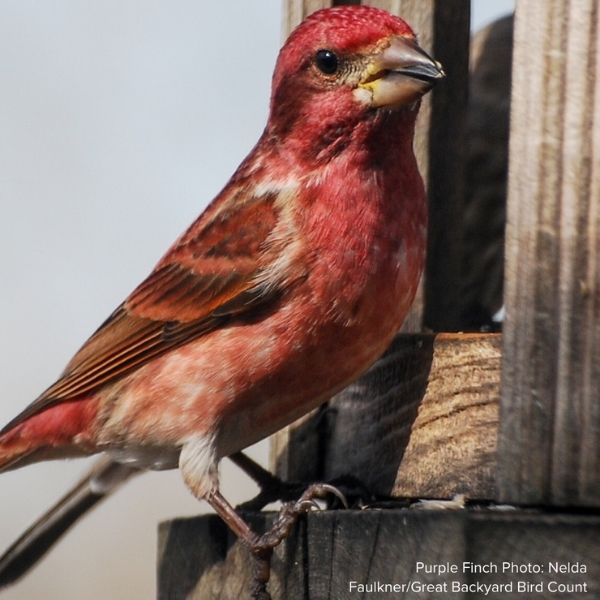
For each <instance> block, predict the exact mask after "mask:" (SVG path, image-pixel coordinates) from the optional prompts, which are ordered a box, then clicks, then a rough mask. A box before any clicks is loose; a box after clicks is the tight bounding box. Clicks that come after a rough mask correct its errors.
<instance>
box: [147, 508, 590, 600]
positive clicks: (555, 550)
mask: <svg viewBox="0 0 600 600" xmlns="http://www.w3.org/2000/svg"><path fill="white" fill-rule="evenodd" d="M273 518H274V517H273V514H265V513H263V514H259V515H254V518H253V519H252V522H253V524H254V525H255V526H256V527H259V528H261V529H262V528H264V527H265V526H267V525H269V524H271V523H272V521H273ZM598 556H600V517H599V516H597V515H596V516H592V515H570V514H540V513H535V512H518V511H509V512H497V511H491V510H486V509H478V510H469V509H467V510H460V511H419V510H412V509H385V510H363V511H326V512H320V513H311V514H310V515H308V516H307V518H306V519H303V520H302V521H301V522H300V523H299V524H298V526H297V527H296V528H295V529H294V531H293V532H292V534H291V536H290V537H289V538H288V540H287V541H285V542H284V543H283V544H282V545H281V546H280V547H279V548H277V549H276V551H275V555H274V558H273V572H272V577H271V582H270V584H269V590H270V592H271V594H272V597H273V600H306V599H307V598H310V599H311V600H327V599H330V600H344V599H350V598H362V597H365V598H366V597H369V598H375V599H378V598H382V599H383V598H388V597H389V598H391V597H393V598H398V599H406V600H409V599H414V598H420V599H431V600H437V599H439V598H448V599H449V600H460V599H465V600H466V599H468V598H483V597H484V593H483V592H482V591H479V592H478V591H476V590H475V588H474V586H476V585H477V584H478V583H479V584H488V585H489V584H502V585H505V586H506V585H510V586H512V590H511V589H510V588H505V589H504V590H503V591H502V592H499V593H489V594H488V595H485V597H486V598H502V599H506V600H521V599H522V598H533V597H540V598H549V597H553V598H554V597H556V598H561V599H563V600H587V599H588V598H597V597H599V596H600V561H598V560H597V557H598ZM418 561H421V562H422V563H424V564H426V565H427V566H428V568H429V570H430V572H424V568H423V567H422V566H420V567H418V566H417V562H418ZM465 563H466V564H467V565H469V564H471V565H475V566H474V567H473V568H471V567H469V566H465ZM503 563H508V565H507V566H504V564H503ZM550 563H552V564H553V565H557V566H560V567H561V568H564V569H568V565H571V568H570V569H569V572H562V573H555V572H552V568H551V566H550ZM575 564H577V565H579V567H575V568H574V567H573V566H572V565H575ZM434 565H444V566H445V565H447V566H449V567H454V568H455V570H456V573H445V574H442V575H440V574H438V573H432V572H431V569H432V567H433V566H434ZM528 565H530V567H529V571H530V572H525V573H518V572H515V570H523V569H526V570H527V569H528ZM531 565H535V567H534V568H535V570H537V567H538V566H539V567H541V569H540V570H541V572H539V573H532V572H531V570H532V567H531ZM477 566H484V567H486V568H487V569H488V570H489V571H491V572H479V573H477V572H474V569H476V568H477ZM158 567H159V570H158V598H159V599H160V600H167V599H168V600H180V599H181V600H183V599H190V600H194V599H197V600H213V599H214V600H216V599H219V600H241V599H244V598H247V597H248V592H247V590H248V583H249V581H250V576H251V573H250V567H251V563H250V560H249V557H248V554H247V550H246V549H245V548H243V547H242V546H241V545H240V544H239V542H235V541H234V540H233V538H232V536H231V535H230V534H229V533H228V532H227V530H226V528H225V526H224V525H223V524H222V523H221V521H220V520H218V519H217V517H214V516H204V517H199V518H193V519H177V520H175V521H170V522H166V523H163V524H162V525H161V527H160V530H159V565H158ZM577 568H579V569H580V570H583V568H585V570H586V572H585V573H581V572H579V573H578V572H575V569H577ZM553 581H554V582H556V583H555V586H558V585H559V584H560V585H563V586H569V588H567V589H566V590H565V591H562V592H560V591H558V590H556V589H555V590H554V591H553V588H552V586H551V582H553ZM350 582H356V584H374V583H375V584H376V583H377V582H379V583H382V584H398V585H399V586H405V587H404V590H400V589H399V590H398V591H396V592H387V593H386V592H382V593H376V592H372V593H360V592H358V591H356V589H354V590H352V591H351V590H350ZM452 582H456V584H454V585H455V586H456V585H458V584H461V585H463V586H465V585H466V586H471V588H470V590H469V589H465V588H462V589H457V588H454V589H453V583H452ZM518 582H523V583H522V584H521V585H522V586H523V585H524V584H525V583H527V584H529V585H530V586H533V585H537V586H538V587H537V589H533V588H529V589H523V588H522V589H520V590H519V588H518V585H519V583H518ZM411 584H412V586H413V587H412V588H411V589H407V586H408V585H411ZM427 584H430V585H432V586H434V587H432V588H430V589H426V588H424V586H425V585H427ZM440 586H442V587H440ZM444 586H446V587H445V588H444Z"/></svg>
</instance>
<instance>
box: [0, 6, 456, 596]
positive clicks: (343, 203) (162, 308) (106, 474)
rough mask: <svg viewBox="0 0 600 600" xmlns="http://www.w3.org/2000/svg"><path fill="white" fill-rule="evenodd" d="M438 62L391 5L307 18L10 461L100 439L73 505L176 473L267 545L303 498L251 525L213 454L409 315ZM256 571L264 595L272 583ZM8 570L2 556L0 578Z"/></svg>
mask: <svg viewBox="0 0 600 600" xmlns="http://www.w3.org/2000/svg"><path fill="white" fill-rule="evenodd" d="M444 76H445V74H444V71H443V69H442V66H441V65H440V64H439V63H438V62H436V61H435V60H434V59H433V58H431V57H430V56H429V55H428V54H427V53H426V52H425V51H424V50H423V49H422V48H421V47H420V46H419V45H418V43H417V39H416V36H415V33H414V31H413V29H412V28H411V27H410V26H409V25H408V24H407V23H406V22H405V21H404V20H403V19H401V18H400V17H397V16H394V15H391V14H390V13H388V12H386V11H383V10H380V9H377V8H373V7H366V6H340V7H334V8H329V9H322V10H319V11H316V12H314V13H312V14H311V15H310V16H309V17H308V18H307V19H305V20H304V21H303V22H302V23H301V24H300V25H299V26H298V27H297V28H296V29H295V30H294V31H293V32H292V33H291V34H290V36H289V38H288V39H287V41H286V42H285V44H284V45H283V47H282V49H281V50H280V53H279V56H278V59H277V63H276V66H275V71H274V74H273V79H272V91H271V101H270V111H269V117H268V121H267V124H266V127H265V129H264V132H263V133H262V135H261V137H260V139H259V140H258V142H257V144H256V145H255V147H254V148H253V149H252V150H251V152H250V153H249V155H248V156H247V157H246V159H245V160H244V161H243V162H242V163H241V165H240V166H239V167H238V169H237V170H236V171H235V173H234V174H233V176H232V177H231V179H230V180H229V181H228V183H227V184H226V185H225V187H224V188H223V190H222V191H221V192H220V193H219V194H218V195H217V196H216V197H215V199H214V200H213V201H212V202H211V203H210V204H209V205H208V207H207V208H206V209H205V210H204V212H202V214H200V216H199V217H198V218H197V219H196V220H195V221H194V222H193V223H192V225H191V226H190V227H189V228H188V229H187V230H186V231H185V232H184V233H183V234H182V235H181V236H180V237H179V238H178V239H177V240H176V241H175V243H174V244H173V245H172V246H171V247H170V248H169V250H168V251H167V252H166V254H165V255H164V256H163V257H162V258H161V259H160V260H159V262H158V263H157V264H156V266H155V268H154V269H153V270H152V272H151V273H150V275H149V276H148V277H147V278H146V279H145V280H143V281H142V282H141V283H140V285H138V286H137V287H136V288H135V289H134V290H133V291H132V293H131V294H130V295H129V296H127V298H126V299H125V300H124V301H123V302H122V303H121V304H120V305H119V306H118V307H117V308H116V309H115V310H114V311H113V313H112V314H111V315H110V316H109V317H108V318H107V319H106V320H105V321H104V322H103V323H102V324H101V325H100V327H99V328H98V329H97V330H96V331H95V333H93V334H92V335H91V337H90V338H89V339H88V340H87V341H86V342H85V343H84V344H83V346H82V347H81V348H80V350H79V351H78V352H77V353H76V354H75V356H74V357H73V358H72V359H71V361H70V362H69V363H68V364H67V366H66V368H65V370H64V371H63V373H62V374H61V375H60V377H59V378H58V379H57V381H55V382H54V383H53V384H52V385H50V387H48V388H47V389H46V390H45V391H44V392H42V394H41V395H40V396H39V397H38V398H37V399H35V400H34V401H33V402H32V403H31V404H30V405H29V406H27V407H26V408H25V409H24V410H23V411H22V412H21V413H20V414H18V415H17V416H16V417H15V418H14V419H12V420H11V421H10V422H9V423H8V424H7V425H5V426H4V427H3V428H2V429H1V430H0V473H1V472H4V471H8V470H12V469H17V468H21V467H25V466H26V465H29V464H31V463H35V462H39V461H45V460H50V459H59V458H72V457H79V456H87V455H91V454H100V453H101V454H102V455H103V457H104V458H103V462H102V463H101V464H100V465H99V466H98V467H97V468H96V471H95V472H94V473H93V474H92V475H91V476H90V477H87V478H86V479H84V481H83V482H82V484H81V485H80V486H79V492H81V494H82V497H84V498H86V500H85V501H83V500H79V501H77V499H76V498H77V494H75V495H71V496H69V495H68V497H69V498H71V501H72V502H74V503H75V506H77V507H78V508H76V509H72V511H71V513H70V514H71V515H78V514H80V513H81V512H84V511H85V510H87V508H89V507H90V506H91V505H92V504H93V503H94V502H90V497H91V496H90V494H92V495H93V494H95V495H96V496H103V495H105V494H106V493H109V492H110V491H112V489H114V488H115V487H116V486H117V484H118V483H120V482H122V481H123V480H126V479H127V478H128V477H129V476H130V475H131V474H133V473H136V472H139V471H142V470H163V469H173V468H179V470H180V472H181V475H182V477H183V480H184V482H185V484H186V485H187V487H188V488H189V490H190V491H191V493H192V494H193V495H194V496H195V497H196V498H198V499H199V500H205V501H206V502H208V503H209V504H210V505H211V506H212V508H213V509H214V510H215V511H216V513H217V514H218V515H219V516H220V517H221V518H222V519H223V520H224V521H225V523H226V524H227V525H228V526H229V527H230V528H231V529H232V531H233V532H234V533H235V534H236V535H237V536H238V537H239V538H240V540H241V541H242V542H243V543H245V544H246V545H247V546H248V547H249V548H250V549H251V550H252V552H253V554H254V555H255V556H257V557H265V556H268V555H269V552H270V551H272V548H273V547H274V546H275V545H276V544H277V543H278V542H279V541H280V539H281V537H282V535H283V533H285V530H286V528H287V527H288V526H289V523H291V519H290V518H288V517H290V515H291V514H292V513H293V512H294V511H288V514H287V515H283V517H282V519H281V520H280V522H279V523H278V524H276V525H275V526H274V529H273V530H271V531H268V532H266V533H265V534H263V535H262V536H261V535H258V534H257V533H256V532H254V531H253V530H252V529H251V528H250V527H249V525H248V524H247V523H246V522H245V521H244V519H243V518H242V517H241V516H240V514H239V513H237V512H236V511H235V509H234V508H233V507H232V506H231V505H230V504H229V502H228V501H227V500H226V499H225V498H224V497H223V495H222V494H221V492H220V489H219V477H218V465H219V462H220V460H222V459H223V458H224V457H232V456H233V457H235V456H239V455H238V453H239V452H240V451H241V450H243V449H244V448H246V447H248V446H250V445H251V444H253V443H255V442H256V441H258V440H260V439H263V438H265V437H267V436H268V435H270V434H272V433H274V432H275V431H277V430H278V429H280V428H282V427H284V426H285V425H287V424H289V423H291V422H292V421H294V420H296V419H297V418H298V417H300V416H302V415H303V414H306V413H307V412H309V411H310V410H312V409H314V408H315V407H317V406H319V405H320V404H322V403H323V402H325V401H326V400H328V399H329V398H331V397H332V396H333V395H334V394H335V393H337V392H338V391H340V390H341V389H343V388H344V387H346V386H347V385H348V384H349V383H351V382H352V381H353V380H355V379H356V378H357V377H359V376H360V375H361V374H362V373H363V372H364V371H366V370H367V369H368V367H369V366H370V365H371V364H372V363H373V362H374V361H375V360H376V359H377V358H378V357H379V356H380V355H381V354H382V353H383V352H384V351H385V349H386V348H387V346H388V345H389V343H390V342H391V340H392V338H393V336H394V335H395V334H396V333H397V331H398V330H399V328H400V326H401V325H402V323H403V321H404V319H405V317H406V315H407V313H408V311H409V308H410V306H411V303H412V301H413V299H414V296H415V293H416V290H417V287H418V283H419V280H420V277H421V273H422V270H423V264H424V258H425V248H426V232H427V206H426V204H427V203H426V196H425V190H424V185H423V181H422V178H421V175H420V173H419V169H418V166H417V162H416V159H415V156H414V153H413V147H412V146H413V137H414V128H415V121H416V117H417V114H418V111H419V105H420V99H421V97H422V96H423V95H424V94H426V93H427V92H428V91H429V90H430V89H431V88H432V87H433V85H434V84H435V83H436V82H437V81H439V80H440V79H442V78H443V77H444ZM323 489H325V490H328V489H329V488H327V486H325V487H321V488H317V487H313V488H311V489H309V490H308V491H307V492H306V493H305V494H303V496H302V497H301V499H300V501H299V504H298V503H297V504H296V505H295V506H296V507H300V508H303V507H304V506H305V504H306V503H307V502H310V500H311V497H312V495H313V494H316V493H319V491H322V490H323ZM74 499H75V500H74ZM67 521H69V519H67ZM67 526H68V525H67ZM34 537H35V536H34ZM13 550H14V548H13ZM1 562H2V561H1V560H0V563H1ZM261 577H262V579H260V578H259V581H258V584H257V586H258V587H260V590H258V591H255V592H254V597H256V598H258V597H264V598H266V597H268V596H267V595H266V594H267V593H266V588H265V586H266V582H267V580H268V575H264V574H263V575H262V576H261ZM14 578H15V577H14V574H13V575H11V574H10V573H9V572H6V573H5V574H4V575H3V574H2V567H1V566H0V584H1V583H3V582H10V581H12V580H14ZM257 589H258V588H257ZM261 594H262V595H261Z"/></svg>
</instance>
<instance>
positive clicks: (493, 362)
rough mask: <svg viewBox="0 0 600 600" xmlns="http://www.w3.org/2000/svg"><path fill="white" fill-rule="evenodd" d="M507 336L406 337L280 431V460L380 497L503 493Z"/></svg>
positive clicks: (292, 475)
mask: <svg viewBox="0 0 600 600" xmlns="http://www.w3.org/2000/svg"><path fill="white" fill-rule="evenodd" d="M500 348H501V336H500V335H499V334H489V335H482V334H469V335H460V334H438V335H400V336H398V337H397V338H396V340H395V341H394V343H393V344H392V346H391V347H390V349H389V350H388V352H387V353H386V354H385V355H384V357H383V358H382V359H381V360H380V361H379V362H378V363H376V364H375V365H374V366H373V367H372V368H371V369H370V371H369V372H368V373H367V374H366V375H365V376H364V377H363V378H361V379H360V381H359V382H358V383H356V384H354V385H353V386H350V388H348V389H347V390H345V391H343V392H342V393H340V394H338V396H336V397H335V399H334V400H333V401H332V402H331V403H330V405H329V406H328V407H327V408H326V409H323V410H321V411H319V412H317V413H316V414H314V415H313V416H312V417H311V418H308V419H307V418H305V419H303V420H302V422H301V423H299V424H294V425H292V426H290V427H289V428H288V429H287V430H285V431H284V432H282V433H280V434H278V436H276V438H275V439H276V440H279V441H278V442H276V444H275V446H274V448H275V452H277V450H278V449H279V451H280V453H279V454H278V455H275V457H274V458H275V461H274V466H275V467H276V471H277V472H278V473H279V474H280V475H281V476H282V477H284V478H286V479H290V480H302V481H310V480H317V479H331V478H334V477H339V476H343V475H353V476H355V477H358V478H359V479H360V480H361V481H363V482H364V483H365V484H366V485H367V486H368V487H369V488H370V489H371V490H372V491H373V492H374V493H376V494H378V495H382V496H411V497H440V498H449V497H452V496H453V495H454V494H457V493H465V494H467V495H468V496H469V497H471V498H493V497H495V495H496V488H495V468H496V437H497V430H498V405H499V395H500Z"/></svg>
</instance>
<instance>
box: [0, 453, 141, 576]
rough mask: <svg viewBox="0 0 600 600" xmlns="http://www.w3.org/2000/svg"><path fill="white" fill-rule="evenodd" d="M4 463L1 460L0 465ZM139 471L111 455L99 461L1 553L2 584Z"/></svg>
mask: <svg viewBox="0 0 600 600" xmlns="http://www.w3.org/2000/svg"><path fill="white" fill-rule="evenodd" d="M6 456H8V457H9V459H6ZM12 456H13V458H14V456H17V460H18V449H15V450H14V451H13V453H12ZM10 457H11V454H10V453H9V452H8V451H3V454H2V455H0V461H2V460H3V459H4V460H5V461H6V460H12V459H10ZM2 464H3V463H2V462H0V467H1V465H2ZM4 464H7V463H6V462H5V463H4ZM136 473H139V471H138V470H136V469H132V468H131V467H127V466H124V465H120V464H118V463H115V462H112V461H111V460H109V459H107V458H103V459H101V460H100V461H98V462H97V463H96V465H95V466H94V467H93V468H92V469H91V471H90V472H89V473H87V475H86V476H85V477H84V478H83V479H82V480H81V481H80V482H79V483H78V484H77V485H76V486H75V487H74V488H73V489H72V490H70V491H69V492H68V493H67V494H66V495H65V496H63V497H62V498H61V499H60V500H59V501H58V502H57V503H56V504H55V505H54V506H53V507H52V508H51V509H50V510H49V511H48V512H46V513H45V514H44V515H43V516H42V517H40V518H39V519H38V520H37V521H36V522H35V523H34V524H33V525H32V526H31V527H30V528H29V529H27V531H25V533H23V535H21V536H20V537H19V539H17V540H16V541H15V542H14V543H13V544H12V545H11V546H10V548H8V550H6V552H5V553H4V554H3V555H2V556H0V588H3V587H5V586H7V585H10V584H11V583H14V582H15V581H16V580H17V579H19V578H20V577H22V576H23V575H24V574H25V573H26V572H27V571H29V570H30V569H31V568H32V567H33V566H35V564H36V563H37V562H38V561H39V560H40V559H41V558H42V557H43V556H44V555H45V554H46V553H47V552H48V551H49V550H50V549H51V548H52V546H53V545H54V544H55V543H56V542H57V541H58V540H59V539H60V538H61V537H62V536H63V535H64V534H65V533H66V532H67V531H68V530H69V529H70V528H71V526H72V525H74V524H75V523H76V522H77V521H78V520H79V519H80V518H81V517H82V516H83V515H84V514H85V513H87V512H88V511H89V510H90V509H91V508H93V507H94V506H95V505H96V504H97V503H98V502H100V501H101V500H103V499H104V498H106V497H107V496H109V495H110V494H111V493H112V492H114V491H115V490H116V489H117V488H118V487H119V486H120V485H121V484H122V483H123V482H124V481H126V480H127V479H129V477H131V476H132V475H134V474H136Z"/></svg>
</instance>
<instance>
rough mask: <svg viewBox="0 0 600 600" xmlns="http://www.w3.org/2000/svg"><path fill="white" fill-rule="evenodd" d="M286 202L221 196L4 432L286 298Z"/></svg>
mask: <svg viewBox="0 0 600 600" xmlns="http://www.w3.org/2000/svg"><path fill="white" fill-rule="evenodd" d="M278 204H280V203H278V195H277V194H276V193H266V194H262V195H260V196H256V195H252V194H251V193H248V192H246V193H244V192H243V191H242V192H237V193H235V194H230V195H229V196H225V197H223V196H221V197H220V198H219V200H218V201H217V202H214V203H213V204H212V205H211V206H210V207H209V208H208V209H207V210H206V211H205V212H204V213H203V214H202V215H201V216H200V217H199V219H198V220H197V221H196V222H195V223H194V224H193V225H192V226H191V227H190V228H189V229H188V231H187V232H186V233H185V234H184V235H183V236H182V237H181V238H180V239H179V240H178V241H177V242H176V243H175V245H174V246H173V247H172V248H171V249H170V250H169V251H168V253H167V254H166V255H165V256H164V257H163V258H162V260H161V261H160V262H159V263H158V264H157V266H156V267H155V269H154V270H153V272H152V273H151V274H150V276H149V277H148V278H147V279H146V280H145V281H143V282H142V283H141V284H140V285H139V286H138V287H137V288H136V289H135V290H134V291H133V293H132V294H131V295H130V296H129V297H128V298H127V299H126V300H125V302H123V304H122V305H121V306H119V308H117V310H116V311H115V312H114V313H113V314H112V315H111V316H110V317H109V318H108V319H107V320H106V321H105V322H104V323H103V324H102V325H101V327H100V328H99V329H98V330H97V331H96V332H95V333H94V335H92V337H91V338H90V339H89V340H88V341H87V342H86V343H85V344H84V345H83V347H82V348H81V349H80V350H79V351H78V352H77V354H76V355H75V356H74V357H73V359H72V360H71V361H70V362H69V364H68V365H67V367H66V369H65V371H64V372H63V374H62V375H61V377H60V378H59V379H58V381H56V382H55V383H54V384H53V385H52V386H50V387H49V388H48V389H47V390H46V391H45V392H44V393H43V394H42V395H41V396H40V397H39V398H38V399H37V400H35V401H34V402H33V403H32V404H30V405H29V406H28V407H27V408H26V409H25V410H24V411H23V412H22V413H21V414H20V415H18V416H17V417H16V418H15V419H14V420H13V421H11V422H10V423H9V424H8V425H7V426H6V427H5V428H4V429H3V430H2V432H5V431H8V430H9V429H11V428H12V427H14V426H15V425H17V424H18V423H20V422H22V421H23V420H25V419H27V418H29V417H30V416H32V415H34V414H36V413H38V412H40V411H41V410H43V409H45V408H47V407H49V406H51V405H54V404H58V403H60V402H63V401H67V400H72V399H74V398H77V397H81V396H82V395H85V394H87V393H89V392H92V391H94V390H96V389H97V388H99V387H100V386H102V385H104V384H106V383H108V382H110V381H114V380H115V379H117V378H119V377H122V376H124V375H126V374H127V373H130V372H131V371H133V370H134V369H136V368H139V367H141V366H142V365H144V364H145V363H147V362H148V361H150V360H151V359H153V358H156V357H157V356H159V355H161V354H163V353H164V352H166V351H168V350H172V349H173V348H176V347H178V346H181V345H183V344H185V343H187V342H189V341H191V340H193V339H195V338H197V337H199V336H201V335H204V334H206V333H207V332H209V331H213V330H214V329H216V328H218V327H221V326H223V325H224V324H225V323H226V322H227V321H229V320H231V319H232V318H236V317H237V318H239V317H243V316H246V315H248V314H249V313H250V312H251V311H254V310H255V309H256V308H257V307H258V306H260V307H264V306H265V304H266V303H268V302H269V301H273V300H274V299H275V298H276V297H278V296H279V295H280V294H281V292H282V291H283V290H284V289H285V287H287V286H288V285H289V284H290V283H291V282H292V280H293V277H290V276H289V274H285V273H284V274H283V275H284V276H283V277H282V278H281V280H280V279H279V277H276V276H275V275H272V274H274V273H276V271H277V269H273V265H274V264H276V261H277V259H278V258H279V254H280V252H281V251H282V250H281V248H283V247H284V244H282V243H281V241H282V239H281V238H282V233H281V232H282V230H286V228H285V227H283V228H282V219H283V217H282V216H281V215H282V212H285V211H280V210H279V209H278ZM273 239H274V240H276V241H275V243H272V240H273ZM269 267H271V268H269ZM2 432H0V433H2Z"/></svg>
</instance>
